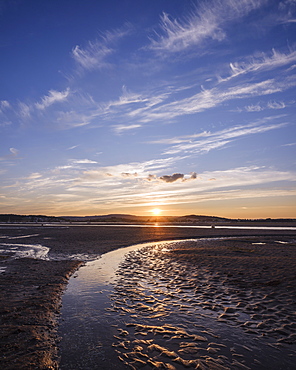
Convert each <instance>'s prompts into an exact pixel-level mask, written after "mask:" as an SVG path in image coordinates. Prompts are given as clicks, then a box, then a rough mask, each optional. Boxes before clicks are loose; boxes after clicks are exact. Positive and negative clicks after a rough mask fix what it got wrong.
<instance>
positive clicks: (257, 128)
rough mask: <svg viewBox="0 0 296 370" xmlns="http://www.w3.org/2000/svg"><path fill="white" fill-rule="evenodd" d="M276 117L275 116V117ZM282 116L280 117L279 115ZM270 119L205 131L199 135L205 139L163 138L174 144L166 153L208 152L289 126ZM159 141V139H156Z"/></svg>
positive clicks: (162, 141)
mask: <svg viewBox="0 0 296 370" xmlns="http://www.w3.org/2000/svg"><path fill="white" fill-rule="evenodd" d="M274 118H275V117H273V119H274ZM278 118H280V117H278ZM268 121H269V119H268V118H267V119H264V120H260V121H258V122H254V123H250V124H248V125H238V126H234V127H231V128H228V129H225V130H221V131H217V132H213V133H211V132H204V133H201V134H200V135H199V136H201V137H202V136H204V137H205V138H204V139H202V138H201V139H199V140H194V139H195V137H196V135H193V136H192V137H190V136H185V137H179V138H173V139H168V140H167V142H166V141H165V140H164V139H163V140H161V141H160V142H161V143H162V144H165V143H167V144H169V145H170V144H174V143H177V144H176V145H172V146H171V147H170V148H169V149H167V150H165V152H164V153H165V154H169V155H171V154H176V153H181V152H184V153H207V152H209V151H210V150H213V149H218V148H222V147H224V146H225V145H227V144H229V143H230V142H232V141H234V140H237V139H238V138H240V137H243V136H247V135H255V134H261V133H264V132H267V131H270V130H275V129H280V128H282V127H285V126H287V123H286V122H282V123H269V122H268ZM154 143H157V141H154Z"/></svg>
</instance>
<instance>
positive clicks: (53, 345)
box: [0, 225, 295, 369]
mask: <svg viewBox="0 0 296 370" xmlns="http://www.w3.org/2000/svg"><path fill="white" fill-rule="evenodd" d="M266 234H268V235H272V239H273V240H275V236H276V234H284V235H291V236H293V235H294V234H295V232H292V231H281V232H279V231H274V230H268V231H266V230H227V229H223V230H221V229H186V228H185V229H172V228H161V227H159V228H156V227H151V228H137V227H135V228H123V227H120V226H118V227H96V226H85V227H83V226H82V227H75V226H73V227H67V226H65V227H63V226H60V227H57V226H55V227H49V226H46V227H41V226H30V227H28V226H13V225H9V226H7V227H6V226H5V227H4V226H2V227H1V229H0V236H1V239H0V242H2V243H10V244H14V243H15V244H17V243H24V244H25V243H27V244H41V245H44V246H46V247H48V248H50V251H49V260H35V259H32V258H21V259H17V260H16V259H13V258H11V257H9V256H6V255H2V256H0V268H2V267H4V268H5V272H4V273H1V274H0V289H1V296H0V312H1V334H0V345H1V354H0V355H1V357H0V367H1V369H36V368H38V369H57V368H58V362H57V339H58V338H57V335H56V325H57V317H58V314H59V309H60V303H61V295H62V292H63V290H64V288H65V284H66V283H67V280H68V278H69V276H70V275H71V274H72V273H73V272H74V271H75V270H76V269H77V268H78V267H79V265H80V264H81V262H83V261H86V260H88V259H91V258H95V257H97V256H98V255H100V254H102V253H105V252H107V251H110V250H113V249H116V248H119V247H122V246H127V245H131V244H136V243H140V242H146V241H157V240H172V239H180V238H184V239H185V238H194V237H196V238H199V237H205V236H209V237H215V236H216V237H218V236H230V235H240V236H248V235H262V236H263V235H266ZM30 235H31V236H30ZM16 237H17V239H15V238H16ZM258 240H259V239H258ZM279 240H282V239H281V238H280V239H279ZM253 242H254V243H255V242H256V241H253ZM253 242H252V243H253ZM257 242H258V243H259V242H261V241H260V240H259V241H257ZM241 243H242V242H241ZM246 243H247V245H248V247H247V253H249V254H250V256H249V255H248V256H247V255H245V254H244V253H246V251H245V246H243V244H240V247H238V243H235V244H233V245H232V248H233V249H231V248H230V245H229V244H227V243H226V244H225V245H221V244H220V245H219V246H216V247H215V246H212V247H211V248H213V249H209V246H207V248H203V249H202V250H201V249H199V250H198V249H196V246H195V247H193V248H192V247H189V246H188V244H186V248H185V249H184V248H181V249H180V250H179V251H178V250H176V251H174V252H170V257H169V258H170V261H173V260H174V259H175V261H176V263H178V264H179V266H181V265H184V266H187V264H188V263H189V262H190V264H191V265H192V261H195V262H194V265H197V266H202V268H206V269H208V271H210V273H211V274H213V278H215V274H217V276H216V277H218V276H219V279H217V280H219V284H221V279H220V275H221V274H222V275H223V276H226V278H225V279H226V280H225V284H227V285H232V286H234V289H238V290H240V291H242V293H241V294H243V293H244V291H249V290H250V289H251V290H252V289H253V291H257V290H258V291H259V292H263V293H264V296H266V298H264V300H265V301H264V300H263V298H262V297H263V296H262V297H261V296H259V298H258V302H257V306H258V307H259V309H257V308H256V307H257V306H256V307H249V306H250V305H248V304H246V305H245V306H244V307H245V308H244V310H245V311H247V312H249V313H250V312H251V314H253V313H252V312H253V311H252V310H254V311H256V309H257V311H258V310H259V312H257V311H256V312H255V313H254V314H257V315H259V316H260V315H261V316H262V317H259V316H258V317H257V318H256V316H254V317H253V318H251V321H250V320H249V321H250V323H249V324H248V323H246V322H241V323H239V325H241V326H242V328H244V330H246V331H252V330H253V331H255V332H256V330H259V329H260V327H259V328H257V326H258V325H259V326H261V327H262V330H263V329H264V330H263V331H262V333H264V335H268V336H271V337H275V338H276V341H277V342H278V343H279V344H281V345H292V344H290V343H289V341H293V342H294V339H295V338H294V337H293V333H292V331H295V330H294V329H295V328H294V327H293V326H291V322H290V318H289V317H288V316H289V315H290V311H289V314H288V316H287V314H286V311H287V307H290V306H291V307H292V301H291V300H292V299H293V298H295V288H294V287H293V286H291V284H289V283H288V281H295V265H293V268H292V264H293V263H294V262H295V248H289V253H288V252H287V249H286V245H284V244H283V245H282V249H283V251H282V253H280V254H278V249H277V254H276V256H275V255H274V254H273V253H271V254H269V255H265V254H260V253H261V252H260V253H259V252H256V253H255V252H252V251H253V250H256V251H258V250H259V249H258V248H259V246H260V244H257V245H256V244H251V245H252V247H251V249H250V241H246ZM214 244H215V243H214ZM214 244H213V245H214ZM184 245H185V244H184ZM277 247H278V246H277ZM294 247H295V245H294ZM215 248H218V249H215ZM229 248H230V249H229ZM248 248H249V249H250V250H248ZM241 249H244V251H242V250H241ZM263 249H264V248H263ZM265 249H266V248H265ZM196 251H198V253H197V252H196ZM287 253H288V254H287ZM0 254H1V253H0ZM250 261H251V263H250ZM172 266H173V265H172ZM269 266H272V268H270V267H269ZM192 276H193V277H194V275H192ZM195 278H196V277H195ZM290 279H291V280H290ZM293 279H294V280H293ZM214 281H215V279H214ZM183 289H184V286H183ZM185 289H186V288H185ZM215 289H216V286H215V284H214V285H213V284H212V286H211V284H210V285H209V291H208V293H207V295H205V296H204V297H203V299H206V302H208V303H207V304H206V303H204V304H205V305H207V306H208V308H209V306H215V305H216V306H217V307H216V308H217V311H216V310H215V309H212V311H213V312H218V313H219V317H218V320H226V321H229V322H234V323H237V320H238V319H237V315H236V314H237V311H234V312H232V311H233V310H232V309H231V307H230V308H227V307H228V306H227V305H225V304H224V305H223V303H217V302H216V303H215V302H214V301H213V299H214V298H213V297H216V295H215V294H216V293H215V294H214V293H213V292H214V290H215ZM256 289H257V290H256ZM287 292H288V293H289V294H288V295H287ZM263 293H262V294H263ZM260 294H261V293H260ZM273 295H275V296H276V298H274V297H273ZM211 297H212V298H211ZM231 297H232V300H233V304H234V305H235V307H237V305H244V304H245V303H246V302H247V301H248V297H245V298H244V299H243V298H240V299H241V301H236V298H235V296H234V295H232V296H231ZM260 297H261V298H260ZM262 300H263V301H264V303H263V305H265V306H266V305H267V311H268V310H269V311H268V314H266V313H264V312H263V313H262V307H261V306H260V305H259V304H260V302H261V301H262ZM231 302H232V301H231ZM231 302H230V303H231ZM268 302H269V303H268ZM270 302H271V303H270ZM272 302H273V303H272ZM275 302H277V303H275ZM294 302H295V299H294ZM232 308H233V307H232ZM209 309H210V308H209ZM233 309H234V308H233ZM248 310H249V311H248ZM220 311H221V312H220ZM294 311H295V309H294ZM278 312H282V313H281V314H280V316H279V314H278ZM223 315H224V316H223ZM264 315H265V316H264ZM266 315H267V316H266ZM269 316H271V321H268V320H269ZM282 317H283V318H282ZM252 320H253V322H252ZM275 322H276V323H278V322H279V323H280V324H281V325H280V326H274V325H273V323H275ZM285 325H286V326H285ZM264 326H265V328H264ZM275 329H276V330H275ZM141 330H142V329H140V331H141ZM260 330H261V329H260ZM281 332H285V333H286V334H285V335H284V336H280V335H282V334H281ZM278 336H280V337H279V338H278ZM282 342H283V343H282ZM157 352H159V351H157ZM158 362H161V361H158ZM133 366H134V365H133ZM182 366H183V365H182ZM184 366H185V365H184ZM212 368H213V367H212Z"/></svg>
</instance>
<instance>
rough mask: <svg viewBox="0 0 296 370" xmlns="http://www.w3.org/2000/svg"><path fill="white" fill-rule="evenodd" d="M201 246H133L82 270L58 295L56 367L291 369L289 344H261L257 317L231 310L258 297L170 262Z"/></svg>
mask: <svg viewBox="0 0 296 370" xmlns="http://www.w3.org/2000/svg"><path fill="white" fill-rule="evenodd" d="M201 242H202V240H199V241H195V240H185V241H184V240H183V241H174V242H157V243H146V244H141V245H135V246H132V247H128V248H122V249H119V250H116V251H113V252H110V253H107V254H105V255H103V256H102V257H101V258H100V259H99V260H96V261H93V262H88V263H87V264H86V265H85V266H84V267H82V268H81V269H80V270H79V271H78V272H77V273H76V275H75V276H73V277H72V278H71V279H70V282H69V286H68V288H67V291H66V292H65V294H64V296H63V307H62V313H61V323H60V327H59V335H60V336H61V338H62V339H61V342H60V355H61V361H60V369H65V370H71V369H73V370H74V369H75V370H76V369H84V370H85V369H91V370H95V369H102V370H104V369H115V370H116V369H119V370H120V369H127V368H130V369H144V370H145V369H171V370H173V369H185V368H192V369H220V370H223V369H252V370H253V369H267V368H268V369H270V370H271V369H285V370H287V369H293V366H294V362H293V357H292V356H293V350H295V345H294V346H290V347H289V346H285V344H284V343H279V342H278V341H277V339H276V338H268V339H266V336H265V335H266V334H265V332H264V330H263V329H259V328H258V324H259V320H258V317H259V314H258V312H257V316H258V317H256V316H254V315H252V312H247V311H245V310H244V309H240V308H239V307H240V305H239V304H241V303H243V306H244V305H247V304H252V302H256V301H257V302H258V300H259V299H262V297H261V298H260V297H259V296H256V294H257V293H256V292H255V293H254V292H253V291H248V290H244V291H243V292H239V291H237V290H235V289H233V288H232V287H229V286H228V285H227V284H226V283H225V281H223V280H222V279H221V277H219V276H218V275H217V274H216V273H215V271H210V270H209V269H206V268H200V267H199V268H197V267H196V266H195V265H194V263H192V261H190V260H188V261H187V262H186V261H185V262H184V260H180V259H178V258H172V254H171V251H172V250H174V248H178V246H180V245H182V247H184V246H185V247H186V245H188V246H191V245H192V244H193V243H201ZM271 308H272V306H270V309H271ZM259 313H260V314H262V315H263V316H264V312H263V311H262V312H259ZM279 320H280V317H279ZM294 359H295V357H294Z"/></svg>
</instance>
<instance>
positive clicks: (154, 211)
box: [151, 208, 162, 216]
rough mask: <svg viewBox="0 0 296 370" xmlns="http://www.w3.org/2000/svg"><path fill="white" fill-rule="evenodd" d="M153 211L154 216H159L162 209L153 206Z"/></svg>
mask: <svg viewBox="0 0 296 370" xmlns="http://www.w3.org/2000/svg"><path fill="white" fill-rule="evenodd" d="M151 212H152V213H153V214H154V216H159V215H160V214H161V212H162V209H159V208H153V209H152V210H151Z"/></svg>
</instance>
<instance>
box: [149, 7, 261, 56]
mask: <svg viewBox="0 0 296 370" xmlns="http://www.w3.org/2000/svg"><path fill="white" fill-rule="evenodd" d="M265 3H266V1H265V0H258V1H253V0H240V1H234V0H224V1H219V0H216V1H207V2H199V4H198V5H197V6H196V8H195V9H194V10H193V11H192V12H191V14H190V15H189V16H188V17H187V18H185V19H184V20H177V19H172V18H171V17H170V16H169V15H168V14H166V13H163V15H162V17H161V23H160V28H161V33H160V34H156V37H155V38H154V39H151V44H150V48H151V49H153V50H156V51H161V52H167V53H172V52H180V51H182V50H185V49H189V48H191V47H193V46H196V45H201V44H203V43H204V42H205V41H207V40H209V39H212V40H217V41H221V40H223V39H225V37H226V30H225V28H226V27H225V26H226V25H227V23H228V22H232V21H234V20H238V19H240V18H242V17H244V16H245V15H247V14H248V13H249V12H250V11H252V10H254V9H257V8H260V7H261V6H262V5H263V4H265Z"/></svg>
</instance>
